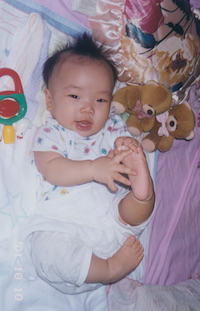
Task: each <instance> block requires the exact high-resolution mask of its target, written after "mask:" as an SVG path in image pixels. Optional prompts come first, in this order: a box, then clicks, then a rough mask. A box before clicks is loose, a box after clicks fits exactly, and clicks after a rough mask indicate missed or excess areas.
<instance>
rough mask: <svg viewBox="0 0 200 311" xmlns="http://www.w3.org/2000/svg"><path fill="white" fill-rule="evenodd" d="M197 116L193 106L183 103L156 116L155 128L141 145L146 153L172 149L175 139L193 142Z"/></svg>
mask: <svg viewBox="0 0 200 311" xmlns="http://www.w3.org/2000/svg"><path fill="white" fill-rule="evenodd" d="M194 126H195V116H194V113H193V111H192V108H191V105H190V104H189V103H188V102H186V101H185V102H183V103H182V104H180V105H176V106H174V107H172V108H171V109H170V110H169V111H166V112H164V113H163V114H161V115H158V116H156V121H155V124H154V127H153V128H152V129H151V131H150V133H149V134H148V135H147V136H146V137H145V138H143V140H142V142H141V144H142V146H143V148H144V150H145V151H146V152H153V151H155V150H157V149H158V150H160V151H162V152H164V151H167V150H169V149H170V148H171V146H172V144H173V140H174V138H176V139H186V140H191V139H192V138H193V137H194V131H193V129H194Z"/></svg>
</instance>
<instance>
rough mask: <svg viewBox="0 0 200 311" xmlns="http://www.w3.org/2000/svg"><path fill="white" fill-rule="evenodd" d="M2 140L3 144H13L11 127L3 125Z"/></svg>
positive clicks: (13, 131)
mask: <svg viewBox="0 0 200 311" xmlns="http://www.w3.org/2000/svg"><path fill="white" fill-rule="evenodd" d="M3 139H4V143H5V144H12V143H14V142H15V130H14V127H13V126H12V125H4V128H3Z"/></svg>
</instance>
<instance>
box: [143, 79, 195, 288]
mask: <svg viewBox="0 0 200 311" xmlns="http://www.w3.org/2000/svg"><path fill="white" fill-rule="evenodd" d="M195 87H196V89H195ZM198 92H199V84H198V83H197V84H196V86H194V87H193V88H192V90H191V92H190V100H189V102H190V103H191V104H192V107H193V111H194V113H195V115H196V126H195V137H194V139H193V140H192V141H190V142H187V141H184V140H180V141H178V140H175V141H174V143H173V146H172V148H171V149H170V150H169V151H167V152H166V153H160V154H159V159H158V166H157V178H156V206H157V212H156V213H155V214H154V218H153V221H152V223H151V226H150V243H149V250H148V257H147V260H146V277H145V283H151V284H159V285H171V284H176V283H179V282H182V281H185V280H187V279H188V278H191V277H192V278H195V277H199V275H200V260H199V259H200V238H199V232H200V231H199V228H200V102H199V100H198V98H197V96H198Z"/></svg>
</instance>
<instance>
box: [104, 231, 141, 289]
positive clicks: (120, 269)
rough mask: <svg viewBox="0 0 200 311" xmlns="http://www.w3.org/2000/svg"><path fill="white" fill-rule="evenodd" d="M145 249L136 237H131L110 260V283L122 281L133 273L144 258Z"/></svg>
mask: <svg viewBox="0 0 200 311" xmlns="http://www.w3.org/2000/svg"><path fill="white" fill-rule="evenodd" d="M143 252H144V248H143V247H142V245H141V243H140V241H139V240H137V239H136V238H135V237H134V236H132V235H131V236H129V237H128V238H127V240H126V241H125V242H124V244H123V245H122V246H121V248H120V249H119V250H118V251H117V252H116V253H115V254H114V255H113V256H112V257H111V258H108V263H109V266H110V280H109V281H110V283H113V282H116V281H119V280H121V279H122V278H123V277H125V276H127V274H129V273H130V272H131V271H133V270H134V269H135V268H136V267H137V266H138V265H139V263H140V262H141V260H142V259H143V257H144V253H143Z"/></svg>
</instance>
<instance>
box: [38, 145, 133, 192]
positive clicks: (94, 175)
mask: <svg viewBox="0 0 200 311" xmlns="http://www.w3.org/2000/svg"><path fill="white" fill-rule="evenodd" d="M130 153H131V150H126V151H123V152H122V153H120V154H118V155H116V156H113V157H110V156H109V155H108V156H104V157H100V158H97V159H95V160H93V161H92V160H84V161H74V160H70V159H67V158H65V157H63V156H62V155H61V154H60V153H57V152H53V151H45V152H41V151H35V152H34V156H35V162H36V166H37V168H38V170H39V171H40V172H41V174H42V175H43V176H44V177H45V178H46V179H47V180H48V182H50V183H51V184H53V185H57V186H65V187H67V186H74V185H79V184H84V183H87V182H90V181H93V180H95V181H97V182H100V183H105V184H107V185H108V186H109V188H110V189H111V190H113V191H117V187H116V185H115V183H114V180H116V181H118V182H121V183H124V184H125V185H130V184H131V182H130V180H128V179H127V178H125V177H124V176H122V175H121V174H120V173H122V174H129V175H131V174H135V172H134V171H133V170H132V168H129V167H126V166H125V165H122V164H120V162H121V161H122V160H123V159H124V158H125V157H126V156H128V155H129V154H130Z"/></svg>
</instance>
